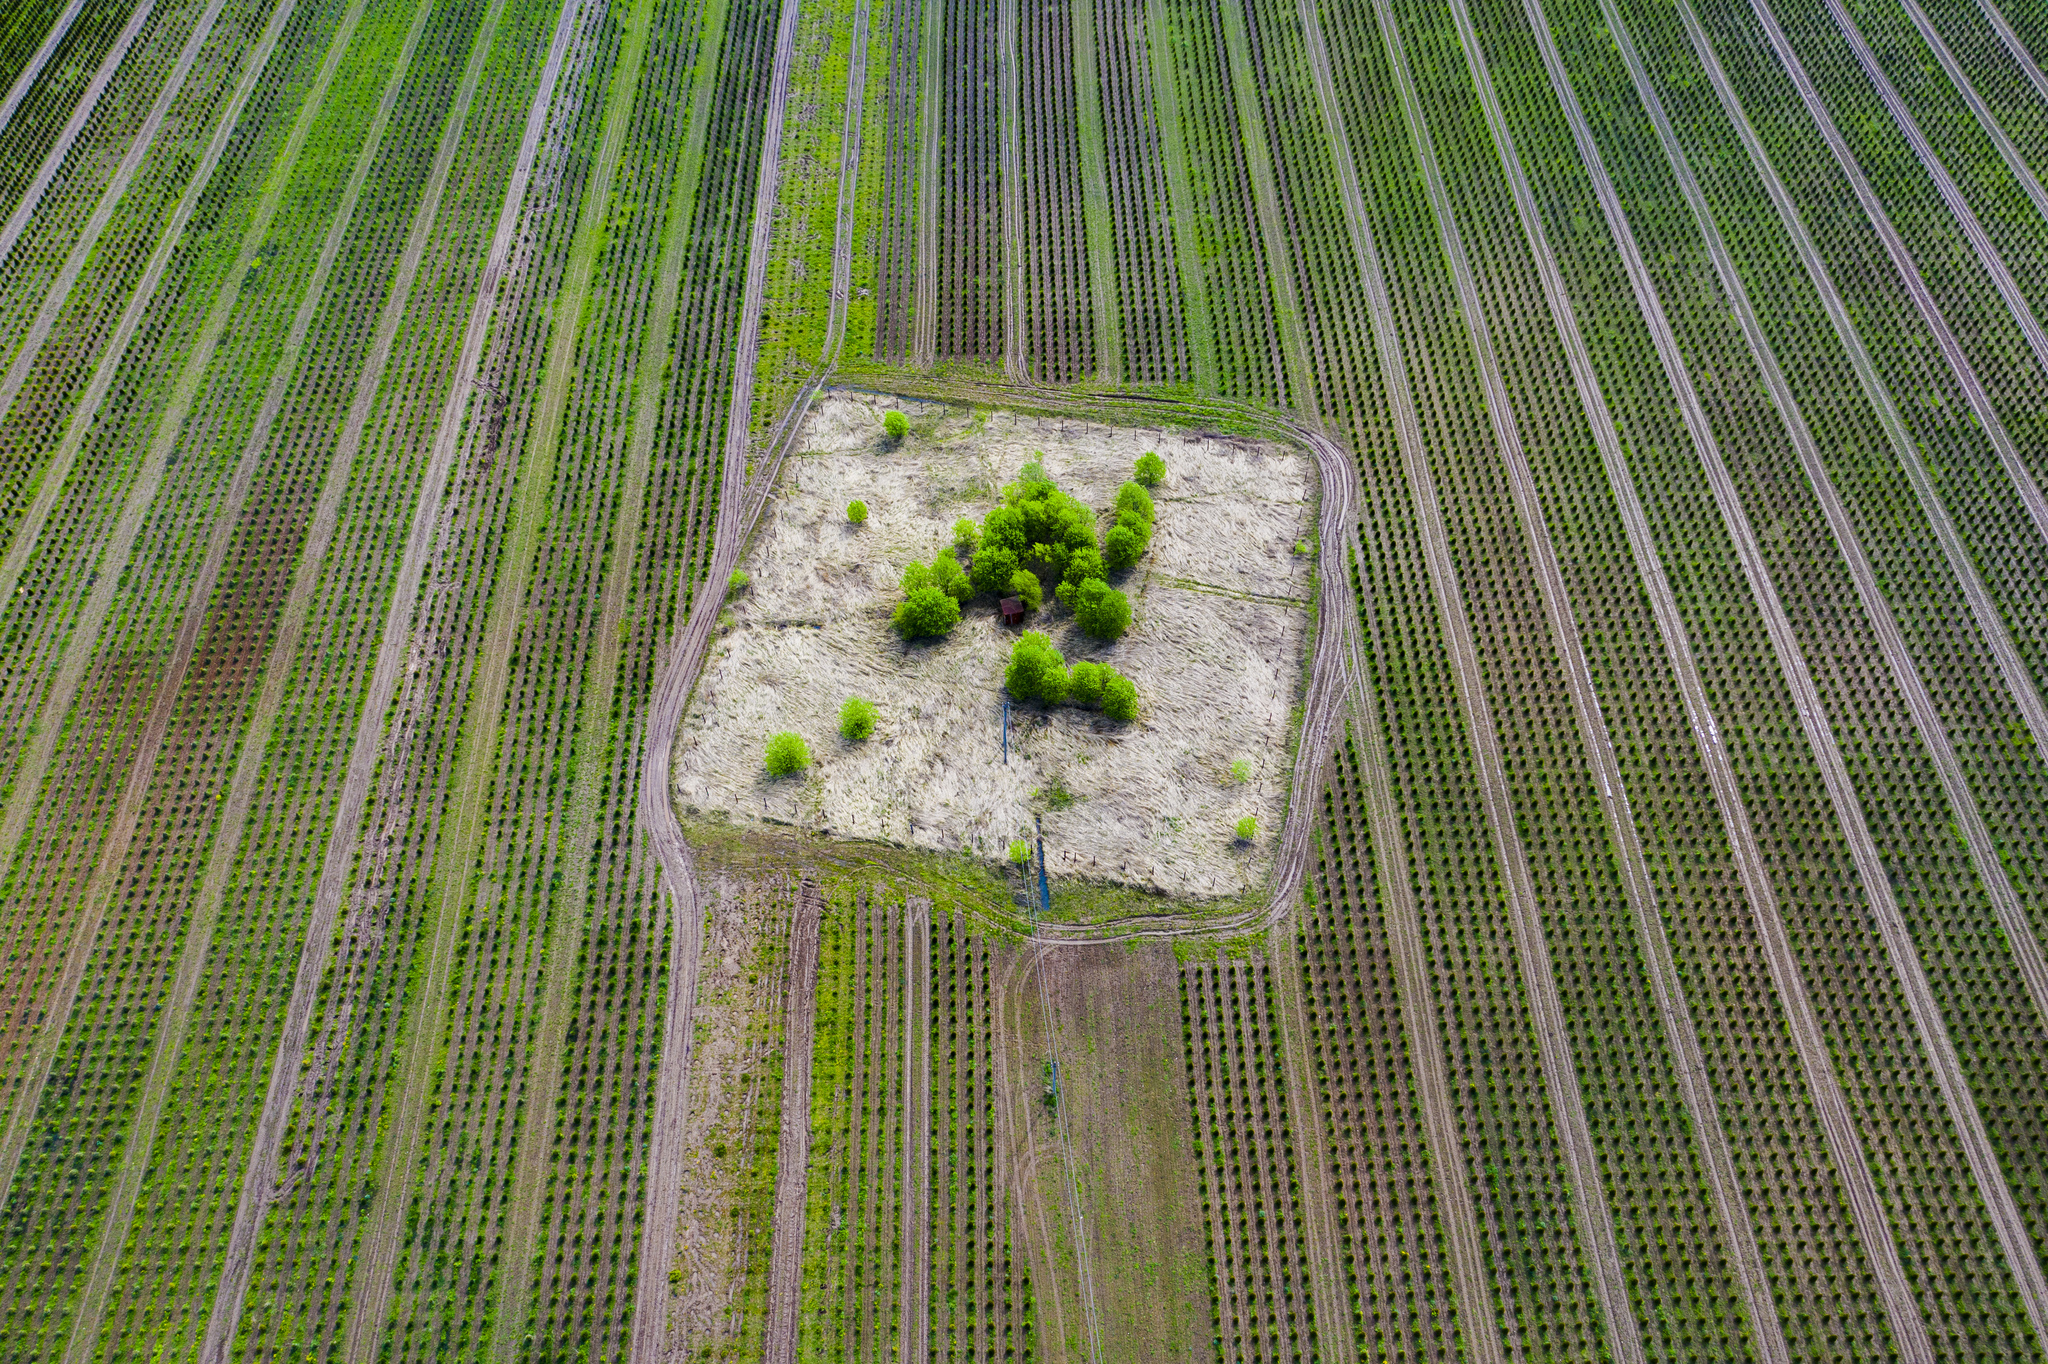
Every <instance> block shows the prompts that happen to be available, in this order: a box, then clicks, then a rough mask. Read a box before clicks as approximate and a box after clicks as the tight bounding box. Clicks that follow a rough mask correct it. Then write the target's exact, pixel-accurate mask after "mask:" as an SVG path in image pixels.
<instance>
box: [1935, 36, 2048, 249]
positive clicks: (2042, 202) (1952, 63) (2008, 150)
mask: <svg viewBox="0 0 2048 1364" xmlns="http://www.w3.org/2000/svg"><path fill="white" fill-rule="evenodd" d="M1899 3H1900V4H1902V5H1904V6H1905V7H1906V17H1907V18H1909V19H1911V20H1912V21H1913V27H1914V28H1915V29H1917V30H1919V33H1920V40H1921V41H1922V42H1924V43H1926V44H1927V46H1928V48H1929V50H1931V51H1932V52H1933V53H1934V59H1935V60H1936V61H1938V62H1940V63H1941V69H1942V70H1943V71H1945V72H1947V73H1948V81H1949V84H1950V85H1953V86H1954V87H1955V88H1956V93H1957V94H1959V95H1961V96H1962V97H1963V100H1964V102H1965V103H1967V104H1968V105H1969V106H1970V112H1971V113H1973V114H1975V115H1976V116H1977V123H1978V126H1979V127H1981V128H1983V130H1984V135H1985V136H1986V137H1988V138H1990V139H1991V141H1992V142H1993V144H1995V145H1996V146H1997V148H1998V155H1999V156H2000V157H2001V158H2002V159H2003V160H2004V161H2005V166H2006V169H2007V170H2009V171H2011V172H2012V178H2013V179H2015V180H2017V181H2019V182H2020V188H2021V189H2024V190H2025V191H2026V192H2027V198H2029V199H2031V200H2033V202H2034V209H2035V211H2036V212H2038V213H2039V214H2040V215H2041V217H2042V219H2043V220H2044V221H2048V190H2044V189H2043V188H2041V181H2040V178H2039V177H2037V176H2036V175H2035V174H2034V171H2033V168H2032V167H2031V166H2029V165H2028V164H2027V160H2026V158H2025V157H2023V156H2021V155H2020V149H2019V148H2018V147H2015V146H2013V144H2012V139H2011V138H2009V137H2007V136H2006V135H2005V129H2004V128H2001V127H2000V126H1999V124H1998V119H1997V118H1996V117H1995V116H1993V114H1992V112H1991V110H1989V109H1988V108H1986V107H1985V105H1984V99H1983V96H1981V95H1979V94H1978V93H1977V87H1976V86H1975V85H1974V84H1972V83H1971V81H1970V78H1969V76H1967V75H1966V74H1964V72H1963V65H1962V63H1961V62H1959V61H1957V60H1956V54H1955V53H1953V52H1951V51H1949V48H1948V44H1947V43H1946V42H1943V41H1942V37H1941V34H1940V32H1939V31H1938V30H1937V29H1936V28H1935V27H1934V24H1933V21H1931V20H1930V19H1928V17H1927V11H1926V10H1924V9H1922V8H1920V5H1919V3H1918V0H1899Z"/></svg>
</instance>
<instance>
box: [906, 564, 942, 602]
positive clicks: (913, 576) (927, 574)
mask: <svg viewBox="0 0 2048 1364" xmlns="http://www.w3.org/2000/svg"><path fill="white" fill-rule="evenodd" d="M897 586H899V587H901V588H902V589H903V595H904V596H906V597H908V596H910V595H912V594H913V593H917V592H922V591H924V590H925V589H926V588H927V587H935V586H937V584H936V583H934V582H933V581H932V571H931V570H930V569H928V568H926V567H925V566H924V565H923V564H921V563H918V562H917V561H916V560H915V559H913V560H911V561H910V562H909V563H908V564H905V565H904V567H903V576H902V578H900V579H898V580H897Z"/></svg>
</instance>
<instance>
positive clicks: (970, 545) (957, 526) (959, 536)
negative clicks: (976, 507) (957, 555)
mask: <svg viewBox="0 0 2048 1364" xmlns="http://www.w3.org/2000/svg"><path fill="white" fill-rule="evenodd" d="M980 543H981V527H980V526H977V525H975V524H974V523H973V522H972V521H970V520H968V519H967V518H966V517H964V516H963V517H961V518H960V519H959V520H958V521H955V522H954V523H953V548H955V549H957V550H959V551H960V552H961V553H962V554H972V553H974V547H975V546H976V545H978V544H980Z"/></svg>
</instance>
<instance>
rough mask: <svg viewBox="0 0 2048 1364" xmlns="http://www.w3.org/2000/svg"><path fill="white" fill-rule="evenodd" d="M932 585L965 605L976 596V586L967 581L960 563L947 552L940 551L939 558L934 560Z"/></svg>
mask: <svg viewBox="0 0 2048 1364" xmlns="http://www.w3.org/2000/svg"><path fill="white" fill-rule="evenodd" d="M931 585H932V586H933V587H936V588H938V589H939V591H941V592H943V593H945V594H946V595H947V596H949V597H951V598H952V599H953V600H954V601H956V602H962V603H964V602H965V601H966V600H967V599H968V598H969V597H972V596H973V595H974V584H972V583H970V582H968V581H967V574H966V572H965V571H964V570H963V569H962V568H961V567H960V561H959V560H958V559H956V558H954V557H953V556H952V554H951V553H949V552H947V551H946V550H940V551H939V556H938V557H937V558H936V559H933V560H932V568H931Z"/></svg>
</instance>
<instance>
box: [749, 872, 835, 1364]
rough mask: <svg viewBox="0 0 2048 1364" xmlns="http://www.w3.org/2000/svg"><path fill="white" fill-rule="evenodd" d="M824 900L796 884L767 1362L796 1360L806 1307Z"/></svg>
mask: <svg viewBox="0 0 2048 1364" xmlns="http://www.w3.org/2000/svg"><path fill="white" fill-rule="evenodd" d="M824 912H825V902H824V900H823V898H821V897H820V896H819V894H818V886H817V883H816V882H814V881H810V880H806V881H804V882H803V883H802V884H801V885H799V886H798V887H797V892H796V920H795V923H794V924H793V925H792V926H791V930H790V943H789V1018H788V1021H787V1023H786V1024H785V1025H784V1027H783V1032H782V1050H783V1058H784V1059H783V1067H782V1139H781V1145H780V1147H779V1148H778V1149H777V1151H776V1156H775V1223H774V1232H773V1239H772V1242H771V1249H770V1251H769V1260H768V1329H767V1343H766V1348H765V1349H764V1351H763V1355H762V1358H763V1359H764V1360H765V1362H766V1364H796V1347H797V1328H798V1325H799V1318H800V1315H801V1313H800V1311H799V1309H800V1308H801V1307H802V1306H803V1290H804V1284H803V1268H804V1214H805V1212H806V1210H807V1207H808V1198H809V1194H810V1162H811V1044H812V1041H813V1038H814V1034H815V1032H816V1024H817V1015H818V928H819V924H820V921H821V920H822V919H823V917H824Z"/></svg>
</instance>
